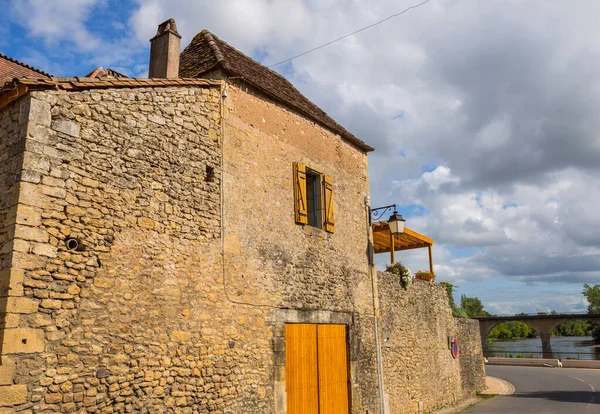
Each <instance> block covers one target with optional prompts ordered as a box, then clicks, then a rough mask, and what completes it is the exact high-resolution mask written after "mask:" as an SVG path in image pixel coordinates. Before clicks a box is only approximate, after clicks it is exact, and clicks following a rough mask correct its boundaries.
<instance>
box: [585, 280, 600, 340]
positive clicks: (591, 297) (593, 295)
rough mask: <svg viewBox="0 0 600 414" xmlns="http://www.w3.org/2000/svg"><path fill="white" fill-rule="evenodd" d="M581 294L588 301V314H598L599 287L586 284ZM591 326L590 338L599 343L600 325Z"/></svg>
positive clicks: (599, 310)
mask: <svg viewBox="0 0 600 414" xmlns="http://www.w3.org/2000/svg"><path fill="white" fill-rule="evenodd" d="M582 293H583V296H585V298H586V299H587V301H588V313H600V285H594V286H590V285H588V284H587V283H586V284H585V285H583V292H582ZM592 325H593V327H594V328H593V330H592V336H593V337H594V339H595V340H596V341H600V325H598V324H592Z"/></svg>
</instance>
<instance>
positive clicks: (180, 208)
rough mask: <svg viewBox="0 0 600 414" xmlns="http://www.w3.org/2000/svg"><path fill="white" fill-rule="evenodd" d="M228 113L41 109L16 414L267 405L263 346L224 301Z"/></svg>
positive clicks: (164, 106) (98, 102)
mask: <svg viewBox="0 0 600 414" xmlns="http://www.w3.org/2000/svg"><path fill="white" fill-rule="evenodd" d="M23 102H25V101H23ZM22 105H24V103H22ZM219 111H220V89H219V88H218V87H207V88H166V89H165V88H154V89H132V90H127V89H119V90H103V91H99V90H92V91H86V92H78V93H64V92H35V93H32V94H31V99H30V105H29V117H28V122H27V134H28V139H27V145H26V148H27V151H26V152H25V153H24V163H23V172H22V177H21V183H20V199H19V206H18V211H17V223H20V224H17V226H16V229H15V237H14V245H15V247H14V255H13V256H14V257H13V261H12V266H13V271H14V270H15V269H20V270H22V271H23V272H24V282H23V286H24V289H23V296H22V297H21V298H20V299H21V301H20V302H19V307H18V308H16V307H15V308H14V309H12V310H11V313H9V314H8V315H7V316H8V317H9V318H10V319H9V320H11V324H10V325H7V327H6V329H5V332H4V343H3V353H4V354H5V355H4V356H3V358H4V357H5V356H6V355H8V357H9V358H10V359H11V360H13V361H14V363H15V365H16V367H15V372H14V373H13V374H12V375H11V377H12V378H11V379H10V380H11V384H12V385H11V386H12V387H19V390H21V391H22V390H23V389H25V390H26V397H27V401H24V400H23V399H22V397H23V395H22V394H19V395H17V396H16V397H15V398H12V399H11V400H8V399H7V398H6V397H5V398H4V401H3V402H2V406H4V407H7V408H5V410H6V411H7V412H15V411H23V410H31V411H34V412H40V413H50V412H74V411H84V412H167V411H180V412H192V411H200V412H206V411H211V412H225V411H226V409H227V407H231V406H233V405H234V404H236V403H239V404H240V406H241V407H244V406H247V405H248V404H253V403H255V402H256V401H258V403H256V404H258V405H260V404H261V403H260V401H261V397H262V396H264V394H265V390H264V388H261V387H260V386H259V385H261V384H259V381H258V380H257V375H258V374H257V373H258V372H259V369H260V367H259V363H257V358H258V357H257V356H258V355H261V352H262V353H264V352H266V351H270V344H269V342H268V332H269V331H268V330H267V328H265V327H264V325H265V324H264V319H263V318H261V317H260V314H259V313H257V312H254V311H252V310H248V311H245V310H243V309H242V310H239V311H235V310H232V309H231V306H229V305H227V304H224V303H223V302H220V296H219V295H221V296H222V287H221V284H220V282H221V278H222V271H221V269H222V267H221V255H220V252H221V243H220V225H221V223H220V214H219V211H220V193H219V185H220V180H221V171H220V142H219V140H220V138H219V137H220V125H219V123H220V119H219ZM2 113H3V115H2V116H5V115H4V113H5V111H3V112H2ZM11 116H13V117H14V115H11ZM69 239H74V240H77V241H78V243H79V248H78V249H76V250H68V249H67V246H66V243H65V242H66V241H67V240H69ZM9 310H10V309H9ZM243 337H249V338H252V340H249V341H247V342H246V341H240V338H243ZM240 396H243V398H241V397H240ZM21 403H22V404H21ZM256 404H255V405H254V406H252V407H254V408H256V407H258V406H257V405H256ZM10 406H12V407H10ZM8 407H10V408H8ZM248 411H252V409H250V410H247V411H246V412H248ZM259 411H260V409H259ZM236 412H244V409H243V408H242V409H238V410H237V411H236Z"/></svg>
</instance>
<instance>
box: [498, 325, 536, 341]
mask: <svg viewBox="0 0 600 414" xmlns="http://www.w3.org/2000/svg"><path fill="white" fill-rule="evenodd" d="M535 337H537V334H536V332H535V331H534V330H533V329H531V327H529V325H527V324H525V323H523V322H519V321H510V322H506V323H501V324H500V325H496V326H495V327H494V329H492V331H491V332H490V334H489V336H488V339H492V340H494V339H495V340H500V341H505V340H509V339H518V338H535Z"/></svg>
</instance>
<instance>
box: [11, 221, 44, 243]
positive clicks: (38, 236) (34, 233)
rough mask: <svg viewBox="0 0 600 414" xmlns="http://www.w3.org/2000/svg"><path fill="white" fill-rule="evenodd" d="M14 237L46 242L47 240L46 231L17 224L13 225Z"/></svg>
mask: <svg viewBox="0 0 600 414" xmlns="http://www.w3.org/2000/svg"><path fill="white" fill-rule="evenodd" d="M15 239H22V240H30V241H35V242H39V243H46V242H48V240H49V236H48V232H47V231H46V230H44V229H40V228H37V227H29V226H22V225H20V224H19V225H17V226H15Z"/></svg>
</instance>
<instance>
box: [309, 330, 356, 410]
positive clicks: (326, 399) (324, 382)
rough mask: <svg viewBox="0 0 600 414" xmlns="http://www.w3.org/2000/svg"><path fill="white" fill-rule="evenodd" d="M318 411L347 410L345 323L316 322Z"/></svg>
mask: <svg viewBox="0 0 600 414" xmlns="http://www.w3.org/2000/svg"><path fill="white" fill-rule="evenodd" d="M317 329H318V333H317V343H318V364H319V414H347V413H348V405H349V404H348V356H347V349H346V326H345V325H317Z"/></svg>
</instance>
